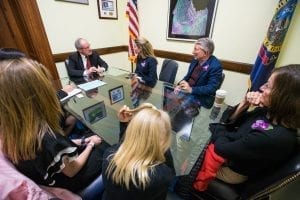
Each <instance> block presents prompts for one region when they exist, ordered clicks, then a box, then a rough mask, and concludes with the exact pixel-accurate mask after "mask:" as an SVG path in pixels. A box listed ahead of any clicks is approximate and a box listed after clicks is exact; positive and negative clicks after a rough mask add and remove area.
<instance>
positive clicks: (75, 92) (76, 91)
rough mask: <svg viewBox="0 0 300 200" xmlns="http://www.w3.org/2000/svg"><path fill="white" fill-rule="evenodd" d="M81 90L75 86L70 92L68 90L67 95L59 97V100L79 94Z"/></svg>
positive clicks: (63, 100) (62, 100)
mask: <svg viewBox="0 0 300 200" xmlns="http://www.w3.org/2000/svg"><path fill="white" fill-rule="evenodd" d="M80 92H81V89H78V88H75V89H74V90H72V91H71V92H68V96H66V97H64V98H62V99H60V102H62V103H63V102H65V101H66V100H68V99H70V98H71V97H73V96H75V95H77V94H79V93H80Z"/></svg>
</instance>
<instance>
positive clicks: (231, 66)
mask: <svg viewBox="0 0 300 200" xmlns="http://www.w3.org/2000/svg"><path fill="white" fill-rule="evenodd" d="M94 50H95V51H97V53H99V54H100V55H105V54H112V53H121V52H125V51H128V46H127V45H122V46H114V47H105V48H99V49H94ZM72 53H74V51H73V52H64V53H58V54H53V58H54V61H55V62H63V61H64V60H65V59H66V58H68V56H69V55H70V54H72ZM154 53H155V55H156V56H157V57H160V58H169V59H173V60H177V61H181V62H186V63H189V62H190V61H191V60H192V55H190V54H184V53H178V52H172V51H165V50H158V49H156V50H154ZM221 62H222V65H223V69H225V70H228V71H233V72H238V73H243V74H250V72H251V69H252V65H251V64H248V63H241V62H235V61H229V60H221Z"/></svg>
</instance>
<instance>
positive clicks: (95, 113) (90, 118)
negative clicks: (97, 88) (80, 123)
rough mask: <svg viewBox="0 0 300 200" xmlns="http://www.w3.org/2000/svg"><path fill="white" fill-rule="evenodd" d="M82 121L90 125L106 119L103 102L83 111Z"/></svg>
mask: <svg viewBox="0 0 300 200" xmlns="http://www.w3.org/2000/svg"><path fill="white" fill-rule="evenodd" d="M83 116H84V119H85V120H86V121H87V122H89V123H90V124H94V123H96V122H97V121H99V120H101V119H103V118H105V117H106V109H105V105H104V102H103V101H101V102H98V103H96V104H94V105H92V106H89V107H87V108H85V109H83Z"/></svg>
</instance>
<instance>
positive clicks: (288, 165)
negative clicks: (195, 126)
mask: <svg viewBox="0 0 300 200" xmlns="http://www.w3.org/2000/svg"><path fill="white" fill-rule="evenodd" d="M298 136H299V134H298ZM203 152H204V151H203ZM203 152H202V153H201V155H200V156H199V158H198V160H197V161H196V163H195V165H194V167H193V169H192V170H191V173H190V174H189V175H188V176H183V177H181V178H180V182H179V184H177V189H176V193H177V194H179V196H181V197H182V198H183V199H189V200H203V199H206V200H244V199H263V200H268V199H270V196H271V197H272V194H274V193H275V192H277V194H279V193H280V192H283V191H288V190H289V189H291V188H297V187H299V183H300V137H298V145H297V149H296V151H295V152H294V154H293V155H292V157H290V158H289V159H288V160H286V161H285V163H284V164H283V165H281V166H279V167H277V168H276V169H270V170H268V171H267V172H265V173H264V174H261V175H260V176H259V177H257V178H256V179H253V180H248V181H246V182H245V183H243V184H238V185H232V184H228V183H224V182H222V181H221V180H218V179H215V180H214V181H212V182H210V183H209V185H208V188H207V190H206V191H204V192H198V191H196V190H195V189H194V188H193V187H192V184H193V181H194V180H195V176H196V174H197V172H198V170H199V169H200V167H201V164H202V161H203V158H204V153H203ZM274 156H276V155H274ZM281 189H282V190H281ZM285 195H286V194H285ZM296 195H297V194H289V196H290V197H287V199H297V198H296Z"/></svg>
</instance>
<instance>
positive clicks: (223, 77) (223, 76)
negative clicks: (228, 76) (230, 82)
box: [219, 72, 225, 89]
mask: <svg viewBox="0 0 300 200" xmlns="http://www.w3.org/2000/svg"><path fill="white" fill-rule="evenodd" d="M224 79H225V74H224V72H223V73H222V80H221V83H220V86H219V89H220V88H221V86H222V84H223V82H224Z"/></svg>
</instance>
